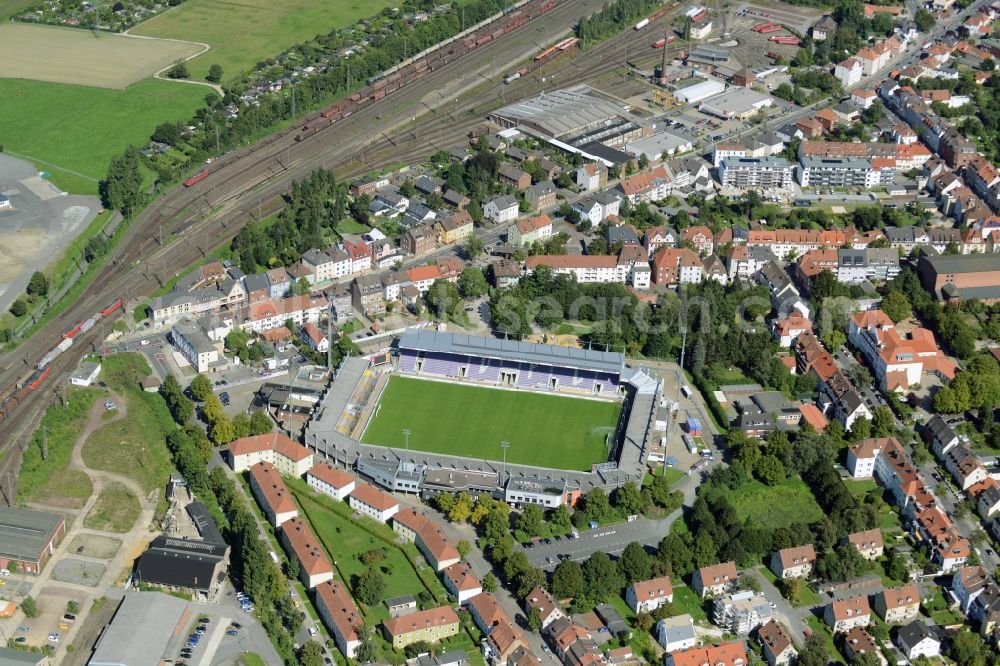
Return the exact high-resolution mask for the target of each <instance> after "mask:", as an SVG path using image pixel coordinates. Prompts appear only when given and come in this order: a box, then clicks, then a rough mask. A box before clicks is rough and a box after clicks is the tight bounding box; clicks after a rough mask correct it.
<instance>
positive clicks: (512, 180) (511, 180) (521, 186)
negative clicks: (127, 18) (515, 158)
mask: <svg viewBox="0 0 1000 666" xmlns="http://www.w3.org/2000/svg"><path fill="white" fill-rule="evenodd" d="M499 176H500V182H501V183H506V184H507V185H510V186H512V187H513V188H514V189H516V190H520V191H524V190H526V189H528V188H529V187H530V186H531V176H530V175H529V174H528V172H527V171H525V170H524V169H522V168H520V167H517V166H514V165H513V164H511V163H510V162H504V163H503V164H501V165H500V169H499Z"/></svg>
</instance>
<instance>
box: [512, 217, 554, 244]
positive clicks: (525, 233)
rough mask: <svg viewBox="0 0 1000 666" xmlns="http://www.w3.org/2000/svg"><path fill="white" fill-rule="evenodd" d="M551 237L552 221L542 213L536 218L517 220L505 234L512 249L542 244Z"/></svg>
mask: <svg viewBox="0 0 1000 666" xmlns="http://www.w3.org/2000/svg"><path fill="white" fill-rule="evenodd" d="M551 236H552V220H551V219H550V218H549V216H548V215H546V214H545V213H542V214H541V215H538V216H536V217H529V218H525V219H523V220H518V221H517V224H515V225H514V226H512V227H511V228H510V231H509V232H508V234H507V242H508V243H509V244H510V245H512V246H514V247H522V246H525V245H532V244H533V243H544V242H545V240H546V239H548V238H550V237H551Z"/></svg>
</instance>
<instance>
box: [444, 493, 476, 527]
mask: <svg viewBox="0 0 1000 666" xmlns="http://www.w3.org/2000/svg"><path fill="white" fill-rule="evenodd" d="M470 516H472V497H470V496H469V494H468V493H465V492H461V493H458V494H457V495H456V496H455V503H454V504H453V505H452V507H451V509H450V510H449V511H448V520H450V521H451V522H453V523H464V522H465V521H467V520H468V519H469V517H470Z"/></svg>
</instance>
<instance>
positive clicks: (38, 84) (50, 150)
mask: <svg viewBox="0 0 1000 666" xmlns="http://www.w3.org/2000/svg"><path fill="white" fill-rule="evenodd" d="M206 93H208V94H214V93H212V92H211V90H209V89H208V88H207V87H205V86H193V85H185V84H181V83H177V82H174V81H161V80H157V79H144V80H142V81H140V82H138V83H135V84H133V85H131V86H129V87H128V88H126V89H124V90H108V89H104V88H94V87H87V86H77V85H67V84H60V83H48V82H44V81H23V80H14V79H0V99H3V100H4V103H3V104H0V127H3V128H4V132H3V144H4V149H5V150H6V151H7V152H8V153H10V154H12V155H15V156H18V157H23V158H24V159H27V160H30V161H32V162H33V163H34V164H35V166H36V167H38V168H39V169H40V170H43V171H49V172H50V173H51V178H52V180H53V182H55V183H56V185H59V186H60V187H62V188H63V189H67V190H70V191H73V192H76V193H79V194H96V193H97V181H98V180H100V179H101V178H103V177H104V176H105V172H106V170H107V167H108V162H109V160H110V159H111V157H112V156H113V155H116V154H119V153H121V152H122V151H123V150H125V148H127V147H128V146H129V145H130V144H131V145H136V146H145V145H146V144H147V142H148V141H149V135H150V134H152V132H153V129H155V128H156V126H157V125H159V124H160V123H162V122H167V121H186V120H188V119H190V118H191V116H192V115H193V114H194V112H195V110H196V109H198V108H200V107H201V106H203V105H204V103H205V95H206ZM61 177H62V178H61ZM67 181H69V183H70V184H69V185H66V184H65V183H66V182H67Z"/></svg>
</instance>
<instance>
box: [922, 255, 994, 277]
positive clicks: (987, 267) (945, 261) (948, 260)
mask: <svg viewBox="0 0 1000 666" xmlns="http://www.w3.org/2000/svg"><path fill="white" fill-rule="evenodd" d="M924 259H926V260H927V262H928V263H929V264H930V265H931V266H933V267H934V270H935V271H936V272H938V273H980V272H988V271H1000V254H956V255H948V254H939V255H933V256H925V257H924Z"/></svg>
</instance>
